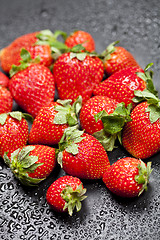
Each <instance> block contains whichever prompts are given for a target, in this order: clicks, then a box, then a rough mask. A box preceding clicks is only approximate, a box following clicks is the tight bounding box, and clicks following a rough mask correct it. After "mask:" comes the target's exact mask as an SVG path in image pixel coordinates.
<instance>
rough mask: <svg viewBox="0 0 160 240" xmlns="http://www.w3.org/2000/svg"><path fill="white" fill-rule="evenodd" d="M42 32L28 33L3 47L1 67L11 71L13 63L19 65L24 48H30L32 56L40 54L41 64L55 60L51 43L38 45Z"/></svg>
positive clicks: (0, 57) (0, 54) (0, 56)
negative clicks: (39, 35) (38, 36)
mask: <svg viewBox="0 0 160 240" xmlns="http://www.w3.org/2000/svg"><path fill="white" fill-rule="evenodd" d="M39 33H40V32H34V33H28V34H25V35H23V36H20V37H18V38H17V39H15V40H14V41H13V42H12V43H11V44H10V45H9V46H7V47H5V48H3V49H2V50H1V52H0V62H1V67H2V69H3V70H4V71H5V72H9V71H10V69H11V67H12V65H13V64H15V65H19V61H20V60H21V58H20V52H21V49H22V48H25V49H26V50H28V51H29V52H30V54H31V57H32V58H35V57H36V56H38V55H39V56H40V58H41V62H40V63H41V64H43V65H45V66H49V65H51V63H52V62H53V59H52V56H51V48H50V46H49V45H36V42H37V41H38V38H37V37H36V36H37V35H38V34H39Z"/></svg>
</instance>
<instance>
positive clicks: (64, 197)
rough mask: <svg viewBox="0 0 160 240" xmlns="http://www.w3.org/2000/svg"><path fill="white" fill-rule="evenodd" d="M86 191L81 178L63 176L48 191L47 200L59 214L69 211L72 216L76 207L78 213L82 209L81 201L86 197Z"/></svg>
mask: <svg viewBox="0 0 160 240" xmlns="http://www.w3.org/2000/svg"><path fill="white" fill-rule="evenodd" d="M85 193H86V189H85V188H84V187H83V184H82V182H81V180H80V179H79V178H76V177H72V176H67V175H66V176H63V177H60V178H58V179H57V180H56V181H54V182H53V183H52V184H51V186H50V187H49V188H48V190H47V194H46V200H47V202H48V204H49V205H50V206H51V207H52V208H53V209H54V210H55V211H57V212H66V211H68V213H69V215H70V216H72V214H73V210H74V208H75V207H76V210H77V212H78V211H80V209H81V201H83V200H84V199H85V198H86V196H84V194H85Z"/></svg>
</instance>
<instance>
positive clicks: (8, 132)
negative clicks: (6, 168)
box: [0, 112, 29, 157]
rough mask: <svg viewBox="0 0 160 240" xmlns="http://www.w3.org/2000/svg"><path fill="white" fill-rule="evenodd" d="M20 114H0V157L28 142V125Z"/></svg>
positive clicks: (23, 115)
mask: <svg viewBox="0 0 160 240" xmlns="http://www.w3.org/2000/svg"><path fill="white" fill-rule="evenodd" d="M25 116H26V115H25V114H24V113H23V114H22V113H21V112H10V113H5V114H0V139H1V141H0V156H1V157H3V154H4V152H8V156H10V154H11V153H12V152H13V151H14V150H16V149H17V148H20V147H23V146H24V145H26V143H27V140H28V135H29V131H28V123H27V121H26V120H25V119H24V118H25Z"/></svg>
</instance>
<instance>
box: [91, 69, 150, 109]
mask: <svg viewBox="0 0 160 240" xmlns="http://www.w3.org/2000/svg"><path fill="white" fill-rule="evenodd" d="M136 72H143V73H144V71H143V70H142V69H140V68H136V67H129V68H125V69H122V70H120V71H119V72H116V73H114V74H112V75H111V76H110V77H109V78H107V79H106V80H104V81H103V82H101V83H100V84H99V85H98V86H97V87H96V88H94V90H93V94H94V95H102V96H107V97H110V98H112V99H115V100H116V101H117V102H119V103H120V102H124V103H125V105H126V106H127V105H128V104H130V103H132V104H133V106H135V104H134V103H133V101H132V98H133V97H134V91H135V90H140V91H143V90H144V89H145V88H146V82H145V81H144V80H143V79H142V78H140V77H138V76H137V74H136Z"/></svg>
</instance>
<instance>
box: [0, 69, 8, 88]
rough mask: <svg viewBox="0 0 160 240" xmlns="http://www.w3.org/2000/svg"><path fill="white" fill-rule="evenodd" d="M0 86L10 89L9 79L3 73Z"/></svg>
mask: <svg viewBox="0 0 160 240" xmlns="http://www.w3.org/2000/svg"><path fill="white" fill-rule="evenodd" d="M0 85H1V86H3V87H8V85H9V78H8V77H7V76H6V75H5V74H4V73H2V72H0Z"/></svg>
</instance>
